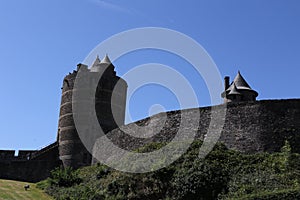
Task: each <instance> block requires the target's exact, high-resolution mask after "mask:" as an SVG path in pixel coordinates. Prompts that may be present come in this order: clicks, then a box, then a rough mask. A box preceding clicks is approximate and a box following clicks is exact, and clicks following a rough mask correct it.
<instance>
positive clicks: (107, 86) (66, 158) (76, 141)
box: [58, 55, 127, 168]
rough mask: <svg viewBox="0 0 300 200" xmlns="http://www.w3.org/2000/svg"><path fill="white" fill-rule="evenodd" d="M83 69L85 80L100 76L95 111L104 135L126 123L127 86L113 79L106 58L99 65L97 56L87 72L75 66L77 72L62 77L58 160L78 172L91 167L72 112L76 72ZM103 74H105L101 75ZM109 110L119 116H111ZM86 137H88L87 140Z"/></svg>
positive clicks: (111, 65)
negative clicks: (113, 96)
mask: <svg viewBox="0 0 300 200" xmlns="http://www.w3.org/2000/svg"><path fill="white" fill-rule="evenodd" d="M81 68H82V69H84V70H85V71H86V72H87V73H89V74H88V75H89V76H88V77H90V78H93V77H94V78H95V76H97V75H98V74H99V72H103V74H102V76H101V79H100V80H99V82H98V85H97V90H96V91H95V109H96V114H97V118H98V122H99V124H100V125H101V127H102V129H103V131H104V133H107V132H109V131H111V130H112V129H115V128H117V127H118V124H119V125H122V124H124V121H125V107H126V94H127V83H126V82H125V80H123V79H122V78H120V77H118V76H116V72H115V70H114V69H115V67H114V65H113V64H112V63H111V61H110V59H109V57H108V56H107V55H106V56H105V57H104V59H103V60H102V61H101V60H100V59H99V57H98V56H97V58H96V60H95V61H94V63H93V64H92V66H91V67H90V69H88V67H87V66H86V65H83V64H78V65H77V70H74V71H73V73H69V75H67V76H65V78H64V80H63V87H62V97H61V105H60V114H59V125H58V126H59V127H58V145H59V158H60V160H62V162H63V165H64V167H73V168H78V167H81V166H87V165H90V164H91V160H92V157H91V154H90V153H89V152H88V151H87V149H86V148H85V147H84V145H83V143H82V142H81V139H80V137H79V135H78V132H77V130H76V127H75V124H74V119H73V111H72V94H73V87H74V83H75V79H76V76H77V72H78V71H79V69H81ZM104 70H105V71H104ZM117 83H118V91H117V92H115V91H114V95H117V98H114V99H117V101H114V102H113V103H111V102H112V92H113V90H114V88H115V86H116V84H117ZM112 110H114V112H116V111H117V112H118V114H117V115H116V116H113V114H112ZM87 137H88V136H87Z"/></svg>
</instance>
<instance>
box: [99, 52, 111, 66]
mask: <svg viewBox="0 0 300 200" xmlns="http://www.w3.org/2000/svg"><path fill="white" fill-rule="evenodd" d="M101 63H105V64H111V61H110V59H109V57H108V55H107V54H106V55H105V57H104V58H103V59H102V61H101Z"/></svg>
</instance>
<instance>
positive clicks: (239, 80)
mask: <svg viewBox="0 0 300 200" xmlns="http://www.w3.org/2000/svg"><path fill="white" fill-rule="evenodd" d="M233 82H234V84H235V85H236V87H237V88H238V89H251V87H250V86H249V84H248V83H247V82H246V80H245V79H244V77H243V76H242V75H241V73H240V71H239V72H238V74H237V75H236V77H235V78H234V80H233Z"/></svg>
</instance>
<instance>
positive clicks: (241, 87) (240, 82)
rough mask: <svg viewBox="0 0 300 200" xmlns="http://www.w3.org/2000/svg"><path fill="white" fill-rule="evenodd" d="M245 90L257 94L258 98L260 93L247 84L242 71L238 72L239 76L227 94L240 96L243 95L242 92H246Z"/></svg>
mask: <svg viewBox="0 0 300 200" xmlns="http://www.w3.org/2000/svg"><path fill="white" fill-rule="evenodd" d="M245 90H247V91H250V92H253V93H255V95H256V96H258V93H257V92H256V91H255V90H253V89H252V88H251V87H250V85H249V84H248V83H247V81H246V80H245V79H244V77H243V76H242V75H241V73H240V71H238V74H237V75H236V77H235V78H234V80H233V82H232V83H231V85H230V86H229V87H228V88H227V90H226V91H225V92H226V93H227V94H234V93H236V92H238V93H239V94H242V91H245ZM225 92H224V94H222V95H223V96H224V95H225Z"/></svg>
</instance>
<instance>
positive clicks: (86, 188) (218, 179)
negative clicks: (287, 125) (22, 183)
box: [38, 141, 300, 200]
mask: <svg viewBox="0 0 300 200" xmlns="http://www.w3.org/2000/svg"><path fill="white" fill-rule="evenodd" d="M201 144H202V143H201V142H200V141H195V142H194V143H193V144H192V146H191V147H190V149H189V150H188V151H187V152H186V153H185V154H184V155H183V156H181V158H180V159H178V160H177V161H176V162H175V163H173V164H172V165H170V166H168V167H166V168H163V169H161V170H158V171H154V172H149V173H145V174H129V173H122V172H119V171H116V170H113V169H110V168H108V167H106V166H104V165H100V164H98V165H95V166H91V167H85V168H82V169H79V170H77V171H72V170H71V169H66V170H63V169H56V170H55V171H53V172H52V176H51V177H50V178H48V179H47V180H45V181H42V182H40V183H39V184H38V187H40V188H43V189H44V190H45V191H46V192H47V193H48V194H50V195H52V196H53V197H55V198H56V199H70V200H71V199H72V200H75V199H78V200H79V199H80V200H84V199H90V200H98V199H114V200H115V199H132V200H133V199H153V200H154V199H155V200H156V199H166V200H171V199H205V200H206V199H249V200H250V199H253V200H254V199H262V200H265V199H287V200H289V199H300V185H299V183H300V155H298V154H293V153H291V148H290V146H289V144H288V143H286V144H285V145H284V147H283V148H282V151H281V152H279V153H274V154H268V153H260V154H252V155H245V154H241V153H239V152H236V151H232V150H228V149H227V148H226V147H225V146H224V145H222V144H218V145H216V146H215V148H214V150H213V151H212V152H211V153H210V154H209V155H208V156H206V158H205V159H199V158H198V153H199V152H198V151H199V148H200V146H201ZM161 146H162V144H159V143H153V144H151V145H148V146H146V147H144V148H141V149H139V150H138V151H139V152H148V151H150V150H151V149H157V148H160V147H161ZM62 180H63V181H62ZM62 182H63V184H60V183H62Z"/></svg>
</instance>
